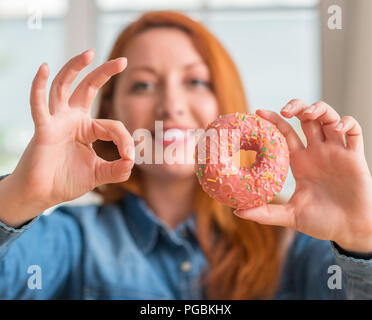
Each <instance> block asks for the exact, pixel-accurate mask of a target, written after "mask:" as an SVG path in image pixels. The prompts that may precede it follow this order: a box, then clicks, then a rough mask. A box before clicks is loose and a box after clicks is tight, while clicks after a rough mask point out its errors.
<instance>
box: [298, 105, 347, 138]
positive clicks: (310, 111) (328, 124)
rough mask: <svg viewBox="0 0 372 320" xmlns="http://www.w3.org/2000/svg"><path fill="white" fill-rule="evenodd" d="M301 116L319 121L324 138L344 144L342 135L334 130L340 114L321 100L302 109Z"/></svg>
mask: <svg viewBox="0 0 372 320" xmlns="http://www.w3.org/2000/svg"><path fill="white" fill-rule="evenodd" d="M303 117H305V118H307V119H309V120H318V121H319V122H320V123H321V126H322V130H323V133H324V136H325V140H327V141H330V142H334V143H337V144H342V145H344V138H343V135H340V134H338V133H337V131H335V130H334V128H335V127H336V125H337V124H338V123H339V121H340V115H339V114H338V113H337V112H336V110H334V109H333V108H332V107H331V106H330V105H328V104H327V103H325V102H323V101H319V102H316V103H314V104H313V105H311V106H310V107H309V108H307V109H306V110H305V111H304V113H303Z"/></svg>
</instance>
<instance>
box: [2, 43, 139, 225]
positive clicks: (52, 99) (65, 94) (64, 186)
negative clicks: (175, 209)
mask: <svg viewBox="0 0 372 320" xmlns="http://www.w3.org/2000/svg"><path fill="white" fill-rule="evenodd" d="M93 57H94V52H93V51H92V50H88V51H85V52H83V53H82V54H80V55H78V56H76V57H74V58H72V59H71V60H70V61H68V62H67V63H66V64H65V65H64V67H63V68H62V69H61V70H60V71H59V73H58V74H57V76H56V77H55V79H54V81H53V83H52V85H51V89H50V93H49V106H48V103H47V99H46V94H47V91H46V83H47V79H48V75H49V69H48V66H47V65H46V64H43V65H41V67H40V68H39V70H38V72H37V74H36V76H35V78H34V81H33V83H32V89H31V97H30V103H31V112H32V118H33V121H34V124H35V132H34V135H33V137H32V139H31V141H30V143H29V145H28V146H27V148H26V150H25V152H24V153H23V155H22V157H21V160H20V161H19V163H18V165H17V167H16V169H15V170H14V172H13V174H12V175H10V176H9V177H8V178H10V179H9V180H8V181H9V182H10V181H12V185H17V186H18V187H19V190H18V192H20V193H21V194H22V195H23V198H24V199H33V200H34V201H38V203H43V204H45V205H44V206H45V207H51V206H53V205H56V204H59V203H61V202H64V201H68V200H72V199H75V198H77V197H79V196H81V195H83V194H85V193H87V192H88V191H90V190H92V189H93V188H95V187H96V186H99V185H101V184H105V183H116V182H121V181H125V180H127V179H128V178H129V176H130V173H131V169H132V167H133V164H134V161H133V158H134V142H133V139H132V137H131V135H130V134H129V133H128V131H127V130H126V128H125V127H124V125H123V123H122V122H120V121H115V120H108V119H92V118H91V116H90V108H91V104H92V102H93V100H94V98H95V96H96V94H97V91H98V89H99V88H100V87H102V86H103V85H104V84H105V83H106V82H107V81H108V80H109V79H110V78H111V77H112V76H113V75H115V74H117V73H119V72H121V71H123V70H124V68H125V67H126V59H125V58H118V59H115V60H111V61H108V62H106V63H104V64H102V65H101V66H99V67H98V68H96V69H95V70H94V71H92V72H91V73H89V74H88V75H87V76H86V77H85V78H84V79H83V80H82V81H81V82H80V84H79V85H78V86H77V87H76V89H75V90H74V92H73V93H72V94H70V85H71V83H72V82H73V80H74V79H75V78H76V76H77V75H78V74H79V72H80V71H81V70H82V69H83V68H84V67H86V66H87V65H88V64H89V63H90V62H91V61H92V60H93ZM97 139H99V140H105V141H113V142H114V143H115V144H116V146H117V147H118V150H119V153H120V155H121V157H122V158H121V159H119V160H116V161H112V162H107V161H105V160H103V159H102V158H99V157H98V156H97V155H96V153H95V151H94V149H93V148H92V143H93V142H94V141H96V140H97ZM8 178H6V179H8ZM6 179H5V180H6ZM5 180H4V182H5ZM14 214H17V212H14ZM30 218H31V217H30Z"/></svg>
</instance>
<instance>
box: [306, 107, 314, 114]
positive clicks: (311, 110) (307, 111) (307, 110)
mask: <svg viewBox="0 0 372 320" xmlns="http://www.w3.org/2000/svg"><path fill="white" fill-rule="evenodd" d="M315 108H316V106H310V107H309V108H307V109H306V110H305V111H304V113H313V112H314V110H315Z"/></svg>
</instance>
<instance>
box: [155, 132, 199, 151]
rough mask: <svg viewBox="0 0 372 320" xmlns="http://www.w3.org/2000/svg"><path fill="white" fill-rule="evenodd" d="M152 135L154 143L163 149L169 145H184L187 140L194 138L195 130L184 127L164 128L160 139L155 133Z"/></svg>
mask: <svg viewBox="0 0 372 320" xmlns="http://www.w3.org/2000/svg"><path fill="white" fill-rule="evenodd" d="M152 133H153V135H152V136H153V138H154V139H155V141H156V142H158V143H162V144H163V146H164V147H167V146H169V145H170V144H175V145H177V144H181V143H183V144H186V143H187V142H188V140H189V139H191V138H193V137H194V133H195V129H193V128H184V127H182V128H181V127H171V128H164V129H163V135H162V137H161V135H155V132H152Z"/></svg>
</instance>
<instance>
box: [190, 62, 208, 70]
mask: <svg viewBox="0 0 372 320" xmlns="http://www.w3.org/2000/svg"><path fill="white" fill-rule="evenodd" d="M196 66H203V67H207V65H206V64H205V63H204V62H202V61H198V62H194V63H189V64H187V65H185V67H184V69H190V68H193V67H196Z"/></svg>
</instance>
